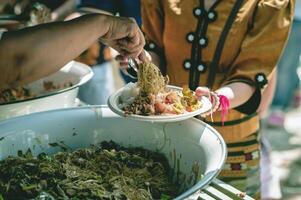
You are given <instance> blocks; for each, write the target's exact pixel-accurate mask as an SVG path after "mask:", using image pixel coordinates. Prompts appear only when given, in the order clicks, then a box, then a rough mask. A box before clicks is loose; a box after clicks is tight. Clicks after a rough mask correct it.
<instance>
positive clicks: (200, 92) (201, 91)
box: [195, 87, 220, 117]
mask: <svg viewBox="0 0 301 200" xmlns="http://www.w3.org/2000/svg"><path fill="white" fill-rule="evenodd" d="M195 95H196V96H197V97H199V98H200V97H202V96H205V97H207V98H208V99H209V100H210V102H211V104H212V108H211V109H210V110H209V111H208V112H206V113H203V114H202V115H201V116H202V117H207V116H209V115H211V114H212V113H214V112H216V111H217V110H218V108H219V106H220V100H219V97H218V95H217V94H216V93H215V92H212V91H210V89H209V88H207V87H198V88H197V89H196V90H195Z"/></svg>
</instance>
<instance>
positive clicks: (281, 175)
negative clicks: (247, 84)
mask: <svg viewBox="0 0 301 200" xmlns="http://www.w3.org/2000/svg"><path fill="white" fill-rule="evenodd" d="M296 2H297V5H296V14H295V20H294V24H293V27H292V31H291V35H290V38H289V40H288V43H287V47H286V49H285V50H284V53H283V56H282V58H281V60H280V61H279V63H278V66H277V71H278V73H277V86H276V89H275V91H274V92H275V95H274V99H273V103H272V105H271V107H270V109H269V110H268V112H267V113H265V114H264V116H263V119H262V128H263V130H262V141H263V143H265V144H266V145H264V146H265V147H267V148H265V149H263V154H264V155H263V156H262V158H263V160H262V166H263V168H262V172H263V173H262V174H263V175H264V176H262V184H263V190H264V195H265V196H266V199H269V198H270V199H272V198H273V199H301V190H300V188H301V84H300V79H301V67H300V63H301V62H300V60H301V57H300V55H301V0H296ZM93 12H100V13H106V14H112V15H118V16H125V17H134V18H135V19H136V21H137V23H138V24H139V25H141V18H140V1H139V0H51V1H50V0H0V28H1V29H6V30H16V29H19V28H22V27H26V26H34V25H36V24H41V23H47V22H51V21H62V20H70V19H73V18H76V17H78V16H80V15H84V14H87V13H93ZM116 55H117V53H116V52H115V51H114V50H112V49H110V48H108V47H106V46H104V45H102V44H100V43H99V42H98V41H95V44H93V45H92V46H91V47H90V48H89V49H87V50H86V51H85V52H83V53H82V55H80V56H79V57H78V58H76V60H77V61H79V62H82V63H85V64H87V65H89V66H90V67H91V68H92V70H93V72H94V74H95V75H94V77H93V78H92V80H91V81H89V82H88V83H87V84H85V85H84V86H82V87H81V88H80V91H79V99H80V100H81V101H82V102H84V103H86V104H106V102H107V98H108V96H109V95H110V94H111V93H113V92H114V91H116V90H117V89H118V88H120V87H122V86H123V85H124V84H125V83H127V82H130V81H135V80H132V79H130V78H129V77H127V76H125V75H124V74H123V73H122V72H121V71H120V70H119V66H118V64H117V62H115V61H114V59H113V58H114V57H115V56H116ZM264 195H263V196H264Z"/></svg>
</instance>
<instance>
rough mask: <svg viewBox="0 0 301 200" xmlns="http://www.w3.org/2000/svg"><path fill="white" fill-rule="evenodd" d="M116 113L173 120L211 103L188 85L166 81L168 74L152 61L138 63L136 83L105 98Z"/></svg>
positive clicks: (198, 112) (202, 110)
mask: <svg viewBox="0 0 301 200" xmlns="http://www.w3.org/2000/svg"><path fill="white" fill-rule="evenodd" d="M108 106H109V108H110V109H111V110H112V111H113V112H114V113H116V114H118V115H120V116H123V117H127V118H131V119H135V120H140V121H150V122H175V121H182V120H186V119H188V118H191V117H194V116H196V115H201V114H203V113H206V112H208V111H210V109H211V108H212V104H211V102H210V100H209V99H208V98H207V97H205V96H203V97H197V96H196V95H195V92H194V91H191V90H190V89H189V88H188V87H187V86H184V87H183V88H181V87H176V86H172V85H168V77H164V76H163V75H162V74H161V72H160V70H159V69H158V68H157V67H156V66H155V65H154V64H152V63H143V64H140V65H139V70H138V81H137V83H129V84H127V85H125V86H124V87H123V88H121V89H119V90H118V91H117V92H115V93H114V94H112V95H111V96H110V97H109V99H108Z"/></svg>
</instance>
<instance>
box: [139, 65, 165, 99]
mask: <svg viewBox="0 0 301 200" xmlns="http://www.w3.org/2000/svg"><path fill="white" fill-rule="evenodd" d="M167 83H168V78H167V77H164V76H163V75H162V73H161V72H160V69H159V68H158V67H157V66H156V65H154V64H153V63H151V62H148V63H142V64H141V65H140V66H139V71H138V86H139V87H140V89H141V92H142V93H146V94H155V95H156V94H158V93H159V92H162V91H164V90H165V87H166V84H167Z"/></svg>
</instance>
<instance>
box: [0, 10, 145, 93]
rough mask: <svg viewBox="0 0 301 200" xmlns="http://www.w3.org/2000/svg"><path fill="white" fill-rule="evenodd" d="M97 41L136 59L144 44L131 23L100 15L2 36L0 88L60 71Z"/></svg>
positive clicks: (127, 20) (139, 33) (128, 20)
mask: <svg viewBox="0 0 301 200" xmlns="http://www.w3.org/2000/svg"><path fill="white" fill-rule="evenodd" d="M99 38H100V39H101V40H102V41H103V42H104V43H106V44H108V45H110V46H112V47H113V48H115V49H116V50H117V51H119V52H120V53H121V54H123V55H124V56H128V57H137V56H138V55H139V54H140V52H141V51H142V48H143V46H144V43H145V42H144V37H143V35H142V33H141V31H140V29H139V28H138V26H137V25H136V23H135V22H134V21H132V20H130V19H127V18H117V17H113V16H108V15H102V14H91V15H85V16H82V17H79V18H77V19H74V20H71V21H67V22H55V23H49V24H43V25H39V26H34V27H30V28H25V29H22V30H18V31H14V32H6V33H4V34H3V37H2V39H1V41H0V71H1V73H0V88H4V87H8V86H11V85H16V84H24V83H27V82H31V81H34V80H36V79H39V78H41V77H43V76H46V75H48V74H50V73H53V72H55V71H57V70H59V69H60V68H61V67H62V66H63V65H65V64H66V63H67V62H69V61H70V60H72V59H74V58H75V57H77V56H79V55H80V54H81V53H82V52H83V51H84V50H85V49H87V48H88V47H89V46H90V45H91V44H92V43H94V42H95V41H96V40H97V39H99Z"/></svg>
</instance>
